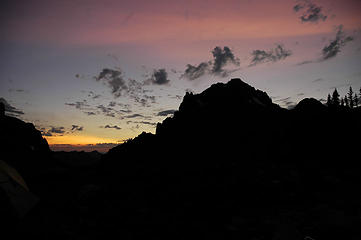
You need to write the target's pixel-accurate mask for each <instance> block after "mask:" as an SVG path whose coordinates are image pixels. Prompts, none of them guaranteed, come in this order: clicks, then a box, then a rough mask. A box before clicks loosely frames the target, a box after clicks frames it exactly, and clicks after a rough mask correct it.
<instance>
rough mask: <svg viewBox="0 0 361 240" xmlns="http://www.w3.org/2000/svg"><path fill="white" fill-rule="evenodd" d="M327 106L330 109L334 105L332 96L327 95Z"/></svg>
mask: <svg viewBox="0 0 361 240" xmlns="http://www.w3.org/2000/svg"><path fill="white" fill-rule="evenodd" d="M326 105H327V106H328V107H330V106H331V105H332V99H331V95H330V94H328V95H327V102H326Z"/></svg>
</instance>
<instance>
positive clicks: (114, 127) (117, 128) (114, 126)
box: [100, 124, 122, 130]
mask: <svg viewBox="0 0 361 240" xmlns="http://www.w3.org/2000/svg"><path fill="white" fill-rule="evenodd" d="M100 127H101V128H113V129H116V130H120V129H122V128H120V127H118V126H117V125H113V126H112V125H108V124H107V125H105V126H104V127H103V126H100Z"/></svg>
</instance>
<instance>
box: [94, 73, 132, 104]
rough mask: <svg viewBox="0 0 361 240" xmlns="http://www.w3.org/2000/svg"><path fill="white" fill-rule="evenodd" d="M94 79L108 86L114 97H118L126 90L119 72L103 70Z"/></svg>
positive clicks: (121, 74)
mask: <svg viewBox="0 0 361 240" xmlns="http://www.w3.org/2000/svg"><path fill="white" fill-rule="evenodd" d="M95 79H96V80H97V81H102V82H104V83H105V84H106V85H107V86H109V87H110V89H111V93H112V94H113V96H114V97H120V96H121V95H122V92H123V91H125V90H127V89H128V87H127V84H126V82H125V80H124V77H123V73H122V72H121V71H120V70H115V69H110V68H104V69H103V70H102V71H101V72H100V73H99V75H98V76H96V77H95Z"/></svg>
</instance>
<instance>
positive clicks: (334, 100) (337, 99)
mask: <svg viewBox="0 0 361 240" xmlns="http://www.w3.org/2000/svg"><path fill="white" fill-rule="evenodd" d="M332 105H334V106H339V105H340V94H338V92H337V89H336V88H335V91H333V93H332Z"/></svg>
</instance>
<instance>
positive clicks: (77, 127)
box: [71, 125, 84, 131]
mask: <svg viewBox="0 0 361 240" xmlns="http://www.w3.org/2000/svg"><path fill="white" fill-rule="evenodd" d="M83 129H84V127H82V126H78V125H71V131H83Z"/></svg>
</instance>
